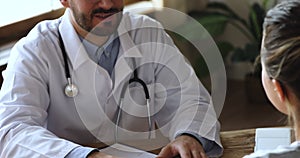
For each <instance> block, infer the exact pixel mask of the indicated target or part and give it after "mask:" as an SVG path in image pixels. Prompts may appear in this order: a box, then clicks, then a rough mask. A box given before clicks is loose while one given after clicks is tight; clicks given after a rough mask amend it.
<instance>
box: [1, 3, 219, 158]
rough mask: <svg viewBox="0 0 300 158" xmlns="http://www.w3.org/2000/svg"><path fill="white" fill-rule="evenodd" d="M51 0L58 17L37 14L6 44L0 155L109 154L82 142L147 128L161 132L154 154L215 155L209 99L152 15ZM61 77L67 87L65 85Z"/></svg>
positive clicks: (138, 133)
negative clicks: (163, 141) (161, 143)
mask: <svg viewBox="0 0 300 158" xmlns="http://www.w3.org/2000/svg"><path fill="white" fill-rule="evenodd" d="M61 3H62V5H63V6H64V7H66V8H67V9H66V12H65V14H64V15H63V16H62V17H61V18H59V19H56V20H51V21H44V22H41V23H39V24H38V25H37V26H36V27H35V28H33V30H32V31H31V32H30V33H29V34H28V35H27V36H26V37H25V38H23V39H21V40H20V41H19V42H18V43H17V44H16V45H15V46H14V48H13V49H12V51H11V56H10V59H9V62H8V65H7V69H6V70H5V71H4V72H3V76H4V82H3V85H2V88H1V93H0V157H67V158H72V157H76V158H78V157H82V158H84V157H99V158H101V157H103V158H105V157H113V156H110V155H106V154H104V153H102V152H101V151H99V150H97V149H96V148H92V147H89V146H88V145H89V144H93V143H96V142H104V143H108V144H109V143H110V142H114V141H119V140H122V139H123V140H126V139H131V138H133V139H135V138H136V139H140V138H143V136H145V135H146V137H147V135H148V133H149V132H151V131H153V130H155V129H159V130H161V132H162V133H163V134H164V136H166V137H168V138H169V140H170V142H169V144H167V145H166V146H165V147H164V148H163V149H162V150H161V152H160V153H159V155H158V157H163V158H168V157H174V156H177V155H180V156H181V157H182V158H192V157H193V158H205V157H207V156H213V157H215V156H220V154H221V153H222V146H221V143H220V139H219V130H220V127H219V123H218V121H217V119H216V116H215V115H213V114H211V113H210V112H209V111H211V108H212V105H211V98H210V96H209V95H208V92H207V91H206V90H205V89H204V87H203V86H202V85H201V83H199V81H198V79H197V77H196V75H195V73H194V72H193V70H192V68H191V67H190V65H188V64H187V63H186V62H185V60H184V57H183V56H182V55H181V54H180V53H179V51H178V49H177V48H176V47H175V45H174V44H173V42H172V40H171V39H170V37H169V36H168V35H167V34H166V33H165V32H164V30H163V28H162V27H161V25H160V24H159V23H158V22H156V21H154V20H153V19H150V18H148V17H146V16H140V15H131V14H130V13H123V7H124V4H123V0H61ZM60 38H61V39H60ZM64 51H65V53H66V56H65V57H64V55H63V52H64ZM66 67H67V68H66ZM67 71H69V73H70V76H69V77H68V75H67V73H68V72H67ZM133 74H134V75H133ZM135 75H136V76H137V77H138V78H139V79H141V80H142V81H143V82H144V83H145V84H146V86H147V87H148V89H149V96H150V106H149V107H146V106H143V105H145V101H144V100H145V95H144V91H143V88H141V86H140V85H139V84H138V83H133V84H130V85H128V84H127V83H128V81H129V79H130V78H132V77H133V76H135ZM68 84H73V86H75V89H71V92H70V91H69V93H65V86H66V85H68ZM124 87H125V91H124ZM73 88H74V87H73ZM122 92H124V93H125V94H122ZM123 95H125V96H123ZM125 98H127V99H125ZM123 104H124V105H123ZM121 106H122V107H121ZM145 109H146V110H145ZM144 110H145V111H146V112H145V111H144ZM212 111H213V110H212ZM116 128H117V129H116ZM148 130H149V131H148ZM151 133H152V132H151ZM122 136H123V138H122ZM154 137H155V136H153V135H151V138H154ZM145 140H147V139H145Z"/></svg>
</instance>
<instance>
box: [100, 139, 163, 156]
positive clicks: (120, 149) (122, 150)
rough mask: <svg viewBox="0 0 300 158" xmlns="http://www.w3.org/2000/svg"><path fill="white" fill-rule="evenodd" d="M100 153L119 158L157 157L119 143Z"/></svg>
mask: <svg viewBox="0 0 300 158" xmlns="http://www.w3.org/2000/svg"><path fill="white" fill-rule="evenodd" d="M100 152H103V153H105V154H109V155H113V156H117V157H120V158H155V157H156V156H157V155H155V154H152V153H149V152H146V151H143V150H139V149H136V148H133V147H130V146H126V145H122V144H119V143H116V144H113V145H111V146H109V147H107V148H104V149H101V150H100Z"/></svg>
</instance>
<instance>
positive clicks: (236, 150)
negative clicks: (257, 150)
mask: <svg viewBox="0 0 300 158" xmlns="http://www.w3.org/2000/svg"><path fill="white" fill-rule="evenodd" d="M221 142H222V145H223V147H224V152H223V156H222V158H241V157H243V156H245V155H248V154H250V153H252V152H253V151H254V146H255V129H245V130H236V131H226V132H221Z"/></svg>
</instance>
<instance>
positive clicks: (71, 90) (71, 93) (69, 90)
mask: <svg viewBox="0 0 300 158" xmlns="http://www.w3.org/2000/svg"><path fill="white" fill-rule="evenodd" d="M65 94H66V96H68V97H75V96H77V94H78V88H77V87H76V86H75V85H74V84H72V82H71V80H70V79H68V84H67V85H66V87H65Z"/></svg>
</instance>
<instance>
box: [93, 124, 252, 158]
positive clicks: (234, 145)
mask: <svg viewBox="0 0 300 158" xmlns="http://www.w3.org/2000/svg"><path fill="white" fill-rule="evenodd" d="M220 135H221V142H222V145H223V147H224V152H223V155H222V156H221V158H242V157H243V156H245V155H248V154H250V153H252V152H253V151H254V145H255V129H246V130H236V131H226V132H221V134H220ZM140 143H141V142H140ZM138 144H139V142H137V146H139V145H138ZM88 146H92V147H103V144H101V145H100V144H90V145H88ZM159 151H160V149H157V150H154V151H151V152H152V153H155V154H158V153H159Z"/></svg>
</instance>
